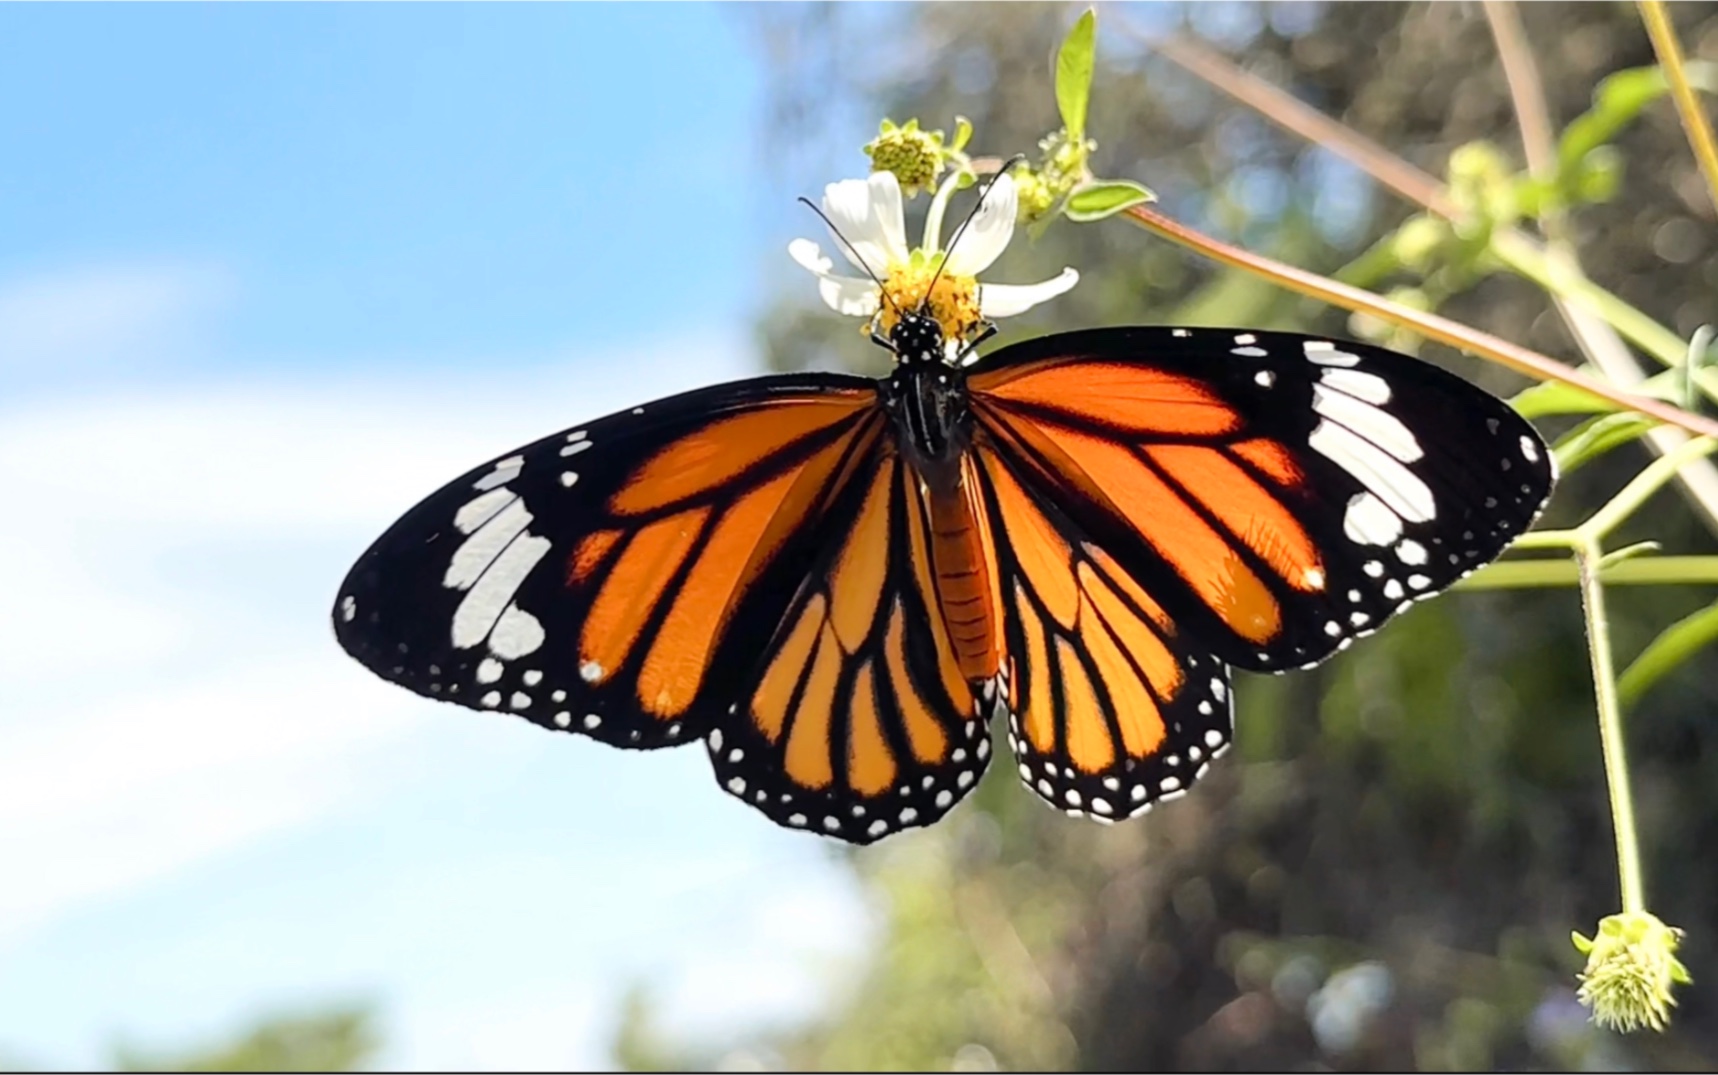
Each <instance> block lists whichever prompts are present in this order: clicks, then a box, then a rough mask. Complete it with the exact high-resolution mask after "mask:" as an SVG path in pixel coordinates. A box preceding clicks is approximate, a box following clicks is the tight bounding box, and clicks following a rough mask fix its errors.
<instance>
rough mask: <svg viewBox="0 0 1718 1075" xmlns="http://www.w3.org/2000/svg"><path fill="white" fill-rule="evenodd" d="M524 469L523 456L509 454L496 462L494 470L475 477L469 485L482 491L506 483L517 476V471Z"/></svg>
mask: <svg viewBox="0 0 1718 1075" xmlns="http://www.w3.org/2000/svg"><path fill="white" fill-rule="evenodd" d="M524 469H525V457H524V456H522V455H510V456H508V457H507V458H506V459H503V460H501V461H500V462H499V463H496V464H495V469H494V470H492V471H490V472H489V473H488V474H485V475H484V476H483V477H481V478H479V479H477V480H476V481H475V482H472V483H471V487H472V488H473V489H476V490H477V491H478V492H483V491H484V490H487V489H493V488H495V487H496V486H498V485H506V484H507V483H508V482H510V481H512V480H513V479H514V478H517V477H518V476H519V472H520V471H521V470H524Z"/></svg>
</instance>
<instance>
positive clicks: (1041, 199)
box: [1014, 165, 1056, 224]
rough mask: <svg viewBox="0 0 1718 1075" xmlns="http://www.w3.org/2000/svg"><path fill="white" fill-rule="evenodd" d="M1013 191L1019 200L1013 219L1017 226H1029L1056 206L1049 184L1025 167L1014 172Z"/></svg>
mask: <svg viewBox="0 0 1718 1075" xmlns="http://www.w3.org/2000/svg"><path fill="white" fill-rule="evenodd" d="M1014 189H1015V190H1016V191H1017V192H1018V194H1019V199H1020V201H1019V206H1020V207H1019V209H1018V210H1016V212H1015V218H1014V219H1015V222H1016V223H1018V224H1030V223H1031V222H1032V221H1034V220H1037V219H1038V218H1039V217H1041V216H1043V215H1044V214H1045V213H1048V212H1049V211H1050V208H1051V207H1052V206H1054V205H1055V204H1056V192H1055V191H1054V190H1052V189H1050V184H1048V183H1046V182H1044V177H1043V176H1041V175H1039V174H1038V173H1037V172H1034V171H1033V170H1032V169H1031V168H1029V167H1027V166H1026V165H1021V166H1020V167H1019V168H1016V169H1015V170H1014Z"/></svg>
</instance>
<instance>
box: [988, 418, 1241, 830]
mask: <svg viewBox="0 0 1718 1075" xmlns="http://www.w3.org/2000/svg"><path fill="white" fill-rule="evenodd" d="M978 457H979V460H980V466H979V473H980V474H981V480H982V482H983V484H984V486H985V490H984V492H985V499H986V502H987V504H988V505H989V509H990V511H991V513H992V516H993V519H994V520H995V525H994V526H993V528H992V529H993V532H994V533H996V534H997V535H998V537H997V552H998V561H999V564H1000V579H1001V586H1002V590H1003V620H1004V625H1005V635H1006V639H1007V649H1008V653H1009V659H1008V662H1007V670H1008V675H1007V685H1006V693H1005V695H1004V697H1005V700H1006V702H1007V708H1008V710H1009V743H1010V745H1011V746H1012V748H1013V750H1014V755H1015V761H1016V762H1017V763H1018V766H1019V771H1020V778H1021V780H1022V782H1024V783H1025V784H1026V786H1027V787H1029V788H1031V789H1032V790H1033V791H1034V792H1036V793H1037V794H1038V795H1039V797H1041V798H1043V799H1044V800H1045V801H1046V802H1048V803H1049V804H1050V805H1051V806H1054V807H1056V808H1057V809H1060V810H1065V811H1067V812H1069V813H1073V814H1080V815H1084V816H1087V817H1092V818H1095V819H1097V820H1099V821H1114V820H1117V819H1119V818H1123V817H1131V816H1135V815H1138V814H1141V813H1144V812H1145V811H1147V810H1149V809H1151V807H1152V805H1153V804H1155V803H1156V802H1158V801H1161V800H1164V799H1170V798H1175V797H1177V796H1179V795H1181V794H1183V793H1185V792H1186V790H1187V789H1188V788H1189V787H1190V786H1191V785H1192V784H1193V782H1194V781H1195V780H1197V779H1198V778H1199V776H1201V775H1202V774H1203V773H1204V771H1205V767H1206V766H1207V765H1208V764H1209V763H1210V761H1211V760H1212V759H1213V758H1215V757H1217V756H1218V755H1219V754H1221V753H1222V752H1223V751H1224V750H1226V749H1228V746H1229V742H1230V737H1231V727H1232V724H1231V708H1230V707H1231V699H1230V692H1229V671H1228V668H1227V666H1225V665H1224V664H1223V663H1222V662H1221V661H1219V660H1218V659H1217V658H1215V657H1213V656H1211V655H1210V654H1209V653H1207V652H1205V651H1204V650H1203V649H1202V648H1201V647H1200V646H1199V645H1198V644H1197V643H1196V642H1195V641H1194V640H1192V639H1190V638H1188V637H1187V636H1186V635H1185V634H1183V633H1182V631H1181V630H1180V629H1179V627H1178V625H1177V624H1176V623H1175V622H1174V621H1173V620H1172V619H1171V618H1170V617H1169V615H1168V614H1167V613H1166V612H1165V611H1164V609H1163V608H1162V606H1161V605H1159V604H1158V603H1157V602H1156V601H1154V600H1153V599H1152V598H1151V596H1150V595H1148V594H1147V593H1146V592H1145V591H1144V590H1142V589H1141V588H1140V587H1139V585H1138V584H1137V583H1135V582H1134V581H1133V580H1132V579H1131V578H1130V577H1129V576H1128V575H1127V574H1126V572H1124V571H1123V570H1122V569H1121V568H1120V566H1119V565H1118V564H1117V563H1116V561H1115V560H1114V559H1113V558H1112V557H1110V555H1109V554H1108V553H1106V552H1105V551H1104V550H1103V549H1102V548H1100V547H1098V546H1097V545H1094V544H1093V543H1092V542H1091V541H1090V540H1089V539H1088V538H1087V537H1086V535H1084V534H1083V533H1081V532H1080V531H1079V530H1078V528H1077V527H1075V526H1074V525H1073V523H1071V522H1070V521H1069V520H1068V519H1067V517H1066V516H1064V515H1063V514H1062V513H1061V512H1060V511H1059V510H1058V509H1057V508H1056V507H1055V506H1054V505H1052V504H1050V503H1047V502H1045V501H1043V500H1041V499H1039V498H1037V497H1035V496H1034V495H1033V494H1031V493H1030V492H1028V491H1027V489H1026V487H1025V485H1024V484H1023V483H1022V482H1021V475H1020V474H1018V473H1017V472H1016V471H1015V470H1014V469H1013V468H1012V467H1011V466H1010V465H1009V463H1008V461H1007V460H1006V459H1005V458H1004V457H1003V456H1002V455H1001V454H999V453H997V452H995V451H992V450H989V449H986V448H982V447H981V448H980V449H979V450H978Z"/></svg>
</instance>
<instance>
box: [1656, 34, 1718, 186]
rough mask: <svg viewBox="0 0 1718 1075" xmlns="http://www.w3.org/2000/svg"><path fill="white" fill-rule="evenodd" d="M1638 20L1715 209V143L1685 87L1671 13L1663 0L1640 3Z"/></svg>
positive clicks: (1690, 91)
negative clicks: (1673, 100) (1654, 54)
mask: <svg viewBox="0 0 1718 1075" xmlns="http://www.w3.org/2000/svg"><path fill="white" fill-rule="evenodd" d="M1640 17H1641V21H1642V22H1645V23H1646V33H1647V36H1648V37H1650V38H1652V49H1653V51H1654V52H1656V53H1658V64H1659V66H1660V67H1662V68H1663V69H1664V80H1665V82H1666V83H1667V84H1668V85H1669V86H1670V96H1671V97H1672V98H1674V99H1675V101H1676V112H1677V114H1678V115H1679V116H1681V117H1682V128H1683V130H1685V131H1687V132H1688V144H1689V145H1690V146H1693V147H1694V159H1695V160H1697V161H1699V162H1700V173H1701V174H1702V175H1704V176H1705V177H1706V192H1707V193H1708V194H1710V195H1711V196H1712V204H1713V205H1714V206H1715V207H1718V141H1715V140H1714V139H1713V137H1712V126H1711V124H1709V123H1707V122H1706V114H1705V113H1704V112H1702V111H1701V110H1700V99H1699V98H1698V97H1696V96H1694V87H1693V86H1690V85H1689V84H1688V72H1687V71H1685V70H1683V67H1682V46H1681V45H1679V44H1677V42H1676V28H1675V27H1673V26H1672V25H1671V24H1670V13H1669V12H1667V11H1666V10H1665V8H1664V4H1663V2H1662V0H1640Z"/></svg>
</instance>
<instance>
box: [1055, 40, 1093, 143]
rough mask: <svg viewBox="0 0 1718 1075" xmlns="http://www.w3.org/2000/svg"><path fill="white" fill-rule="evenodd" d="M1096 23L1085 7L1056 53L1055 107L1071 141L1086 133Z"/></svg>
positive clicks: (1077, 140)
mask: <svg viewBox="0 0 1718 1075" xmlns="http://www.w3.org/2000/svg"><path fill="white" fill-rule="evenodd" d="M1097 22H1098V20H1097V16H1096V15H1095V14H1094V13H1093V12H1092V10H1091V9H1090V8H1087V9H1086V13H1085V14H1084V15H1081V16H1080V17H1079V19H1078V20H1077V21H1076V22H1075V23H1074V28H1073V29H1072V30H1069V31H1068V36H1067V37H1066V38H1064V39H1063V41H1062V47H1061V48H1060V49H1058V50H1057V52H1056V107H1057V108H1058V109H1060V110H1061V112H1062V126H1063V127H1066V128H1067V129H1068V140H1069V141H1070V142H1074V143H1078V142H1079V141H1080V139H1082V138H1084V137H1085V136H1086V103H1087V101H1088V100H1090V98H1091V95H1092V69H1093V67H1094V66H1095V63H1096V54H1097Z"/></svg>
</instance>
